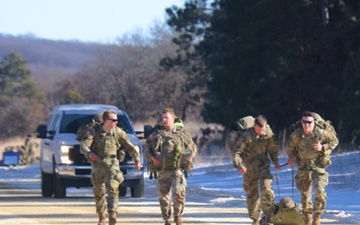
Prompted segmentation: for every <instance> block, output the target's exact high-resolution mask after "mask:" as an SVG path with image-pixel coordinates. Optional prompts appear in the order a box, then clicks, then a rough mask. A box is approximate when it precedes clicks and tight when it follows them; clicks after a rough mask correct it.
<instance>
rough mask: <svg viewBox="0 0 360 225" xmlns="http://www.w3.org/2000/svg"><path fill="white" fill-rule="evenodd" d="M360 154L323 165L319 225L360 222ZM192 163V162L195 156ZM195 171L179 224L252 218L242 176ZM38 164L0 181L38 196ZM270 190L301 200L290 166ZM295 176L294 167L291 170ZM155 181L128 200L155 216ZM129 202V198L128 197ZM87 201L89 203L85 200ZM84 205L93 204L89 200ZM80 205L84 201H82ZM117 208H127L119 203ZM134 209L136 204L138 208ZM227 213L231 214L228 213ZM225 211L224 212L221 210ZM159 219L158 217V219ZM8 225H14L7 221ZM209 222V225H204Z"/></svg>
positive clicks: (77, 192)
mask: <svg viewBox="0 0 360 225" xmlns="http://www.w3.org/2000/svg"><path fill="white" fill-rule="evenodd" d="M359 156H360V151H356V152H352V153H343V154H334V155H333V156H332V161H333V164H332V165H331V166H330V167H328V169H327V171H328V172H329V175H330V178H329V185H328V186H327V188H326V191H327V195H328V201H327V206H326V210H325V213H324V214H323V216H322V217H321V220H320V221H321V224H322V225H338V224H347V225H348V224H360V184H359V182H360V157H359ZM195 160H196V158H195ZM286 160H287V159H286V158H279V163H280V164H283V163H284V162H286ZM195 165H196V168H195V169H194V170H193V171H192V172H191V173H190V175H189V177H188V179H187V196H186V206H185V210H184V215H183V220H185V221H192V223H194V222H195V223H200V222H201V221H212V222H211V224H217V225H232V224H237V225H245V224H250V223H251V220H250V219H249V218H248V217H247V213H246V212H247V211H246V198H245V192H244V190H243V189H242V181H243V180H242V176H241V175H240V174H239V173H238V172H237V171H236V170H235V169H234V168H233V166H232V164H231V160H230V159H229V160H223V161H217V160H216V159H215V158H212V159H209V160H208V162H207V163H201V164H195ZM39 167H40V166H39V163H35V164H31V165H28V166H17V167H0V174H1V176H0V182H9V183H10V182H13V183H21V182H22V180H24V182H30V181H31V180H33V181H35V182H36V183H37V185H36V188H37V193H40V173H39V171H40V168H39ZM272 174H273V176H274V183H273V189H274V192H275V196H276V198H275V201H277V202H278V201H280V199H281V198H283V197H291V198H293V199H294V200H295V202H296V203H297V204H299V202H300V195H299V191H298V190H297V189H296V188H292V177H293V176H292V174H293V172H292V167H289V166H284V167H281V169H280V170H278V171H277V172H275V171H274V170H273V168H272ZM294 174H296V168H295V170H294ZM156 183H157V180H149V179H148V178H147V177H146V178H145V192H144V197H141V198H132V199H131V200H130V201H131V202H134V204H139V205H140V204H141V205H143V206H145V205H146V206H148V207H149V208H150V205H151V206H153V208H155V211H154V213H157V214H156V215H158V216H159V217H160V209H159V208H158V206H157V194H156ZM67 195H70V196H91V195H92V189H91V188H80V189H76V188H68V189H67ZM129 198H131V197H129ZM89 199H90V200H89ZM89 199H88V201H92V199H91V198H89ZM84 201H86V200H85V199H84ZM199 206H202V207H206V208H208V209H209V210H208V211H210V210H211V209H215V210H213V211H214V215H211V214H210V215H209V213H204V212H202V213H201V212H200V211H199V210H200V209H198V208H197V207H199ZM119 207H120V208H126V207H129V206H126V205H123V201H122V200H120V201H119ZM138 207H139V206H138ZM229 209H230V210H229ZM226 210H227V211H226ZM151 212H153V211H151ZM156 219H159V220H160V218H157V217H156ZM7 222H9V223H7V224H13V223H11V221H7ZM209 224H210V223H209Z"/></svg>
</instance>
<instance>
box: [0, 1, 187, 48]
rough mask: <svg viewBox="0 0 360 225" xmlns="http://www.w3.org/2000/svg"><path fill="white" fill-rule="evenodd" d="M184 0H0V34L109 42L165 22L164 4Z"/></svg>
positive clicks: (181, 4)
mask: <svg viewBox="0 0 360 225" xmlns="http://www.w3.org/2000/svg"><path fill="white" fill-rule="evenodd" d="M184 2H185V0H11V1H9V0H0V8H1V13H0V34H5V35H15V36H18V35H28V34H32V35H35V37H36V38H44V39H51V40H66V41H67V40H78V41H83V42H111V41H113V40H115V39H116V37H121V36H122V35H123V34H125V33H131V32H133V31H134V30H135V29H138V28H140V29H143V30H144V31H145V32H146V30H147V28H148V27H149V26H151V25H152V24H153V22H154V21H155V20H160V21H164V22H165V16H166V13H165V8H168V7H171V6H172V5H176V6H178V7H183V5H184Z"/></svg>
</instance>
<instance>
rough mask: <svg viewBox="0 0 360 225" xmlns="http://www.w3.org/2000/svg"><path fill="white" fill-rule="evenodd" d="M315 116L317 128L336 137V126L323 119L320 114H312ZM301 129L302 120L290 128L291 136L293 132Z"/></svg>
mask: <svg viewBox="0 0 360 225" xmlns="http://www.w3.org/2000/svg"><path fill="white" fill-rule="evenodd" d="M312 114H313V116H314V121H315V126H318V127H319V128H321V129H323V130H325V131H327V132H330V133H333V134H334V135H335V136H336V131H335V128H334V126H333V125H332V123H331V121H330V120H325V119H323V118H322V117H321V116H320V115H319V114H317V113H315V112H312ZM299 127H301V120H299V121H296V122H295V123H293V124H291V125H290V126H289V132H290V134H291V133H292V132H294V131H295V130H296V129H298V128H299Z"/></svg>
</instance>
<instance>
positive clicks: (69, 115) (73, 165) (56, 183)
mask: <svg viewBox="0 0 360 225" xmlns="http://www.w3.org/2000/svg"><path fill="white" fill-rule="evenodd" d="M105 110H114V111H116V112H117V114H118V121H119V122H118V126H119V127H120V128H122V129H123V130H125V132H126V133H127V135H128V137H129V139H130V141H131V142H132V143H133V144H134V145H136V146H138V147H139V149H140V156H141V157H140V159H141V164H142V165H144V156H143V147H142V145H141V143H140V139H139V138H138V137H137V133H136V132H135V130H134V127H133V125H132V122H131V121H130V119H129V117H128V115H127V114H126V113H125V112H124V111H122V110H120V109H119V108H117V107H116V106H112V105H100V104H69V105H59V106H56V107H55V108H54V109H53V111H52V113H51V115H50V117H49V119H48V122H47V124H46V125H39V126H38V128H37V137H38V138H41V139H42V140H41V146H40V152H41V157H40V166H41V193H42V196H44V197H51V196H53V195H54V197H55V198H65V197H66V188H67V187H76V188H80V187H91V186H92V185H91V182H90V177H91V165H90V163H89V162H87V160H86V158H85V157H84V155H83V154H81V153H80V143H79V142H78V141H76V132H77V130H78V128H79V126H81V125H83V124H88V123H90V122H91V121H92V119H93V118H94V116H95V115H97V114H98V113H101V112H104V111H105ZM139 133H140V132H139ZM120 169H121V171H122V172H123V174H124V182H123V183H122V184H121V185H120V187H119V191H120V196H125V195H126V191H127V188H128V187H129V188H130V190H131V196H132V197H142V196H143V194H144V168H143V167H142V168H141V170H136V169H135V165H134V162H133V159H132V158H131V157H130V155H129V154H128V153H126V157H125V160H124V161H123V162H122V163H121V164H120Z"/></svg>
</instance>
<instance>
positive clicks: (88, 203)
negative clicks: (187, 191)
mask: <svg viewBox="0 0 360 225" xmlns="http://www.w3.org/2000/svg"><path fill="white" fill-rule="evenodd" d="M3 172H4V171H2V172H1V173H2V174H1V176H6V172H4V173H3ZM147 186H150V187H147V188H146V189H145V196H144V197H142V198H131V197H130V196H126V197H122V198H120V201H119V210H118V212H119V214H118V224H131V225H143V224H164V222H163V221H162V218H161V214H160V208H159V204H158V202H157V198H156V191H155V188H154V185H153V183H152V184H151V185H147ZM67 196H68V197H67V198H64V199H55V198H44V197H42V196H41V191H40V179H11V180H10V181H9V180H1V179H0V224H8V225H11V224H17V225H18V224H22V225H24V224H33V225H34V224H49V225H50V224H56V225H62V224H69V225H70V224H83V225H85V224H97V215H96V213H95V205H94V200H93V197H92V190H91V188H85V189H79V190H77V189H75V188H68V190H67ZM183 221H184V224H198V225H205V224H209V225H212V224H214V225H220V224H229V225H230V224H250V220H249V219H248V218H247V213H246V211H245V210H239V209H236V210H235V209H234V208H216V207H209V206H208V205H207V204H206V203H199V202H192V201H191V199H189V200H188V202H187V205H186V209H185V212H184V215H183Z"/></svg>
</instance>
